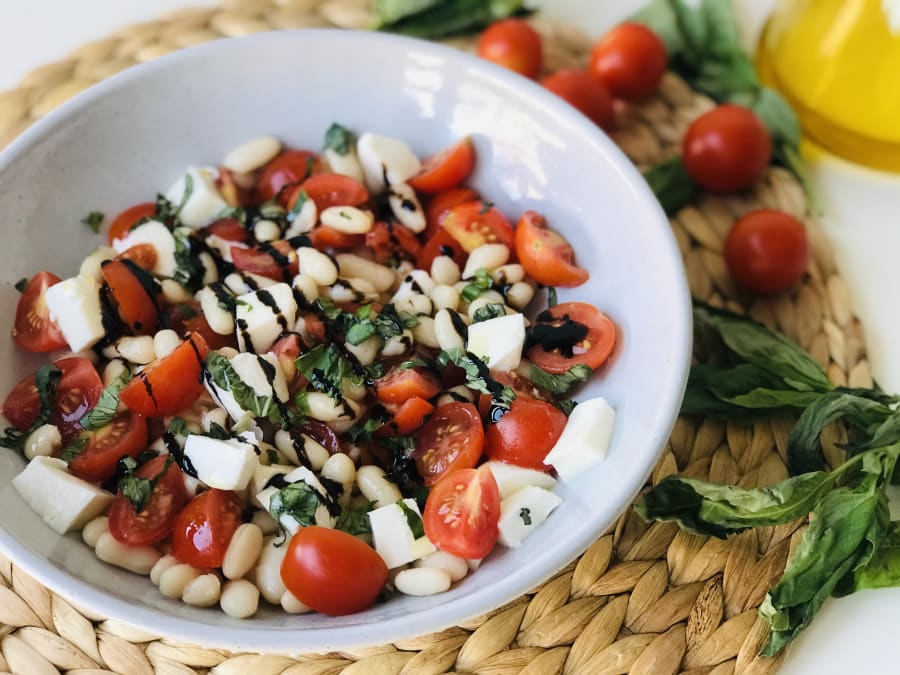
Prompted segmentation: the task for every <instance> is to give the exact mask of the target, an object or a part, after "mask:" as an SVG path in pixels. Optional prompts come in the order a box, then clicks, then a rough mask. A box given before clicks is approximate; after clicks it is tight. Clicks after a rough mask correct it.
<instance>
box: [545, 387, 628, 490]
mask: <svg viewBox="0 0 900 675" xmlns="http://www.w3.org/2000/svg"><path fill="white" fill-rule="evenodd" d="M615 424H616V411H615V410H613V409H612V408H611V407H610V405H609V403H607V402H606V400H605V399H603V398H599V397H598V398H592V399H590V400H587V401H582V402H581V403H579V404H578V405H576V406H575V409H574V410H573V411H572V414H571V415H569V421H568V422H567V423H566V427H565V429H563V432H562V434H561V435H560V437H559V439H558V440H557V441H556V445H554V446H553V448H552V449H551V450H550V452H549V453H547V456H546V457H545V458H544V464H546V465H548V466H552V467H553V468H554V469H556V473H557V474H558V475H559V478H560V480H564V481H565V480H572V479H573V478H575V477H576V476H578V475H580V474H582V473H584V472H585V471H587V470H588V469H589V468H591V467H592V466H594V465H595V464H597V463H599V462H601V461H602V460H603V459H604V458H605V457H606V452H607V450H608V449H609V440H610V438H611V437H612V432H613V427H614V426H615Z"/></svg>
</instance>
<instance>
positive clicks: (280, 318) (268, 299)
mask: <svg viewBox="0 0 900 675" xmlns="http://www.w3.org/2000/svg"><path fill="white" fill-rule="evenodd" d="M296 320H297V301H296V300H294V291H293V290H292V289H291V287H290V286H289V285H288V284H285V283H278V284H275V285H273V286H269V287H268V288H261V289H260V290H258V291H253V292H251V293H244V294H243V295H239V296H238V297H237V309H236V310H235V323H236V324H237V334H238V346H239V347H240V350H241V351H242V352H259V353H261V352H266V351H268V350H269V348H270V347H271V346H272V344H273V343H274V342H275V340H277V339H278V336H279V335H281V333H283V332H284V331H287V330H291V329H292V328H293V327H294V323H295V322H296Z"/></svg>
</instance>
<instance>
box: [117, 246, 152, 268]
mask: <svg viewBox="0 0 900 675" xmlns="http://www.w3.org/2000/svg"><path fill="white" fill-rule="evenodd" d="M157 258H158V256H157V254H156V249H155V248H154V246H153V244H135V245H134V246H132V247H130V248H127V249H125V250H124V251H122V252H121V253H120V254H119V255H117V256H116V257H115V259H116V260H130V261H131V262H133V263H134V264H135V265H137V266H138V267H140V268H141V269H142V270H146V271H148V272H152V271H153V268H154V267H156V261H157Z"/></svg>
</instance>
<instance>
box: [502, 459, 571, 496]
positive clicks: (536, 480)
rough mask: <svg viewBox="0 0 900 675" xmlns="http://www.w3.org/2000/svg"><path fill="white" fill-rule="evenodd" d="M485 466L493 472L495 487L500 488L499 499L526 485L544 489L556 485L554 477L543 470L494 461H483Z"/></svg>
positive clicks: (549, 488) (550, 488)
mask: <svg viewBox="0 0 900 675" xmlns="http://www.w3.org/2000/svg"><path fill="white" fill-rule="evenodd" d="M485 466H486V467H488V468H489V469H490V470H491V473H492V474H494V479H495V480H496V481H497V488H498V489H499V490H500V499H506V498H507V497H509V496H510V495H511V494H512V493H513V492H517V491H518V490H520V489H521V488H523V487H525V486H526V485H534V486H536V487H539V488H544V489H545V490H552V489H553V488H554V486H555V485H556V479H555V478H554V477H553V476H551V475H550V474H549V473H544V472H543V471H535V470H534V469H526V468H524V467H521V466H516V465H515V464H507V463H506V462H496V461H494V462H485Z"/></svg>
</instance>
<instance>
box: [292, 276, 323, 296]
mask: <svg viewBox="0 0 900 675" xmlns="http://www.w3.org/2000/svg"><path fill="white" fill-rule="evenodd" d="M294 288H295V289H296V290H298V291H300V292H301V293H302V294H303V297H304V298H306V301H307V302H313V301H315V299H316V298H318V297H319V285H318V284H317V283H316V282H315V280H314V279H313V278H312V277H311V276H309V275H306V274H298V275H297V276H295V277H294Z"/></svg>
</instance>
